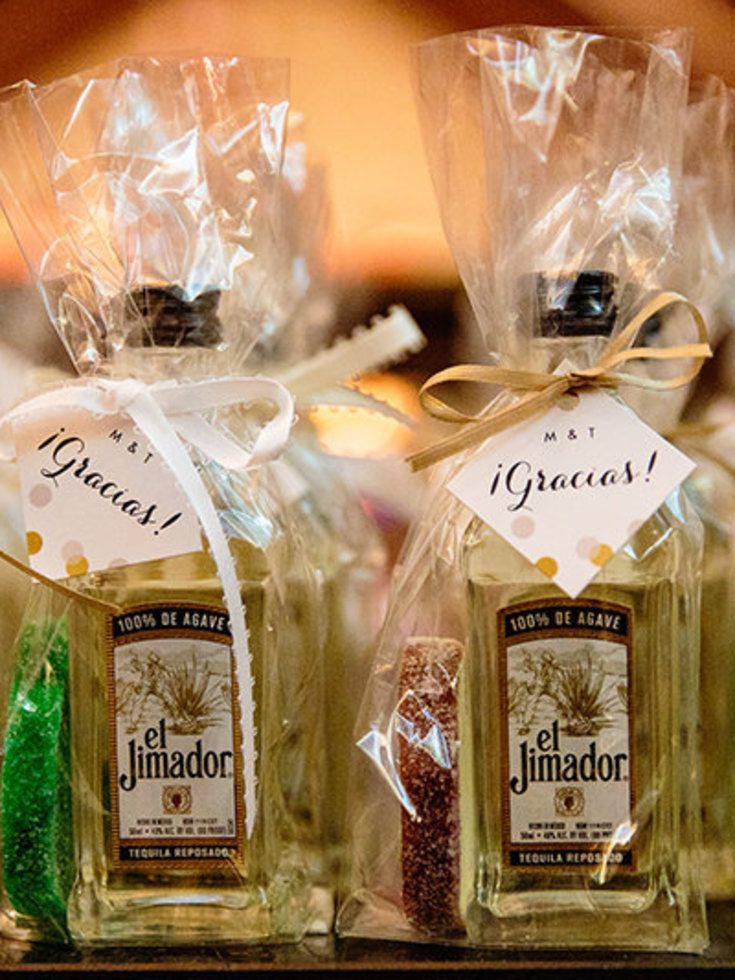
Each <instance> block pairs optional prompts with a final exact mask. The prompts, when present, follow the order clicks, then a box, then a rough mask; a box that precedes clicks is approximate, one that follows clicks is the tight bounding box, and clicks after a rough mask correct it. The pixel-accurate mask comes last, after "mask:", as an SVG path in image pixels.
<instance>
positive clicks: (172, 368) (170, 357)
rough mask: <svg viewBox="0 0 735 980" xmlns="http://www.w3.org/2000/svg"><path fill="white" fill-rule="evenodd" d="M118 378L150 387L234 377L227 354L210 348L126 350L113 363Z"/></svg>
mask: <svg viewBox="0 0 735 980" xmlns="http://www.w3.org/2000/svg"><path fill="white" fill-rule="evenodd" d="M109 366H110V374H111V375H112V377H114V378H136V379H137V380H138V381H145V382H146V383H148V384H150V383H152V382H154V381H163V380H167V379H174V380H176V381H187V380H188V381H196V380H199V379H201V378H208V377H221V376H223V375H226V374H228V373H231V369H230V368H229V367H228V364H227V363H226V358H224V357H223V352H222V351H218V350H211V349H209V348H206V347H156V346H150V347H125V348H123V349H122V350H120V351H117V353H116V354H115V355H114V356H113V357H112V358H111V359H110V361H109Z"/></svg>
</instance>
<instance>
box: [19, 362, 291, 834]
mask: <svg viewBox="0 0 735 980" xmlns="http://www.w3.org/2000/svg"><path fill="white" fill-rule="evenodd" d="M260 400H263V401H269V402H272V403H273V404H274V405H275V406H276V409H277V412H276V414H275V416H274V417H273V418H272V419H271V420H270V421H268V422H267V423H266V424H265V425H264V426H263V428H262V429H261V430H260V432H259V433H258V436H257V438H256V439H255V442H254V443H253V445H252V447H250V448H249V449H246V448H245V447H243V446H242V445H240V444H238V443H237V442H234V441H233V440H232V439H230V438H228V437H227V436H226V435H225V434H224V433H222V432H221V431H220V430H219V429H216V428H215V427H214V426H212V425H210V424H209V422H207V421H206V420H205V419H204V418H202V415H201V413H202V412H208V411H211V410H214V409H218V408H226V407H227V406H231V405H247V404H252V403H253V402H255V401H260ZM65 408H67V409H68V408H76V409H84V410H86V411H88V412H91V413H92V414H93V415H98V416H99V415H116V414H120V413H124V414H125V415H127V416H128V417H129V418H130V419H131V420H132V422H133V423H134V424H135V425H136V426H137V427H138V429H139V430H140V432H141V433H142V434H143V435H144V436H145V437H146V439H148V441H149V442H150V443H151V445H152V446H153V447H154V449H155V450H156V451H157V453H158V454H159V455H160V457H161V459H163V461H164V462H165V463H166V465H167V466H168V468H169V469H170V470H171V473H172V474H173V476H174V478H175V479H176V481H177V483H178V484H179V486H180V487H181V489H182V490H183V492H184V494H185V495H186V497H187V498H188V500H189V503H190V504H191V506H192V509H193V510H194V512H195V513H196V515H197V518H198V520H199V523H200V524H201V527H202V531H203V532H204V534H205V535H206V538H207V540H208V542H209V546H210V548H211V551H212V556H213V558H214V562H215V565H216V567H217V573H218V575H219V578H220V582H221V584H222V592H223V595H224V600H225V606H226V608H227V612H228V614H229V618H230V629H231V631H232V645H233V652H234V655H235V669H236V673H237V683H238V688H239V702H240V722H241V726H242V761H243V776H244V797H245V827H246V832H247V836H248V837H250V836H251V834H252V831H253V825H254V822H255V810H256V802H255V801H256V787H257V777H256V770H255V760H256V756H257V752H256V748H255V712H254V708H255V706H254V701H253V673H252V665H251V662H250V647H249V643H248V630H247V623H246V619H245V608H244V606H243V603H242V598H241V595H240V586H239V583H238V580H237V573H236V571H235V565H234V562H233V559H232V554H231V553H230V548H229V545H228V543H227V538H226V536H225V533H224V531H223V530H222V525H221V524H220V521H219V517H218V515H217V511H216V509H215V507H214V504H213V503H212V500H211V498H210V496H209V493H208V491H207V488H206V487H205V485H204V482H203V481H202V478H201V476H200V475H199V472H198V470H197V468H196V466H195V465H194V463H193V462H192V460H191V458H190V456H189V453H188V452H187V450H186V447H185V446H184V442H186V443H188V444H189V445H190V446H193V447H195V448H196V449H198V450H199V451H200V452H202V453H203V454H205V455H206V456H207V457H208V458H209V459H211V460H213V461H214V462H216V463H218V464H219V465H220V466H223V467H225V468H227V469H229V470H240V471H242V470H247V469H252V468H253V467H255V466H258V465H260V464H261V463H265V462H267V461H268V460H272V459H275V458H276V457H277V456H279V455H280V453H281V451H282V450H283V448H284V446H285V444H286V442H287V440H288V436H289V433H290V431H291V426H292V424H293V418H294V403H293V398H292V396H291V394H290V393H289V391H288V390H287V389H286V388H284V386H283V385H282V384H280V383H279V382H278V381H273V380H271V379H270V378H259V377H255V378H250V377H240V378H237V377H234V378H215V379H209V380H205V381H192V382H177V381H161V382H157V383H154V384H151V385H147V384H145V383H144V382H142V381H137V380H135V379H124V380H120V381H118V380H112V379H107V378H100V379H91V380H81V381H76V382H70V383H69V384H66V385H64V386H63V387H60V388H55V389H52V390H50V391H46V392H43V393H42V394H40V395H37V396H36V397H34V398H29V399H28V400H26V401H24V402H22V403H21V404H20V405H17V406H16V407H15V408H13V409H11V410H10V411H9V412H7V413H6V414H5V415H4V416H2V417H0V458H2V459H4V460H9V461H10V460H13V459H15V455H16V453H15V445H14V439H13V424H14V423H15V422H18V421H20V420H22V419H26V418H27V417H28V416H30V415H34V416H38V415H43V414H46V413H48V414H55V413H56V412H58V411H60V410H63V409H65Z"/></svg>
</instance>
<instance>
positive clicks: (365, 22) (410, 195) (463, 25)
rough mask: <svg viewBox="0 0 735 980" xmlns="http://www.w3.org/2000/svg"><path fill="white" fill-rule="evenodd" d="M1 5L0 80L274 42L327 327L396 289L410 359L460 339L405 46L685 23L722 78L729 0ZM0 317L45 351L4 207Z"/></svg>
mask: <svg viewBox="0 0 735 980" xmlns="http://www.w3.org/2000/svg"><path fill="white" fill-rule="evenodd" d="M0 17H1V18H2V24H3V31H2V34H1V35H0V84H2V85H10V84H12V83H14V82H16V81H18V80H20V79H23V78H30V79H31V80H33V81H36V82H45V81H48V80H50V79H52V78H54V77H59V76H62V75H66V74H69V73H72V72H74V71H77V70H78V69H81V68H85V67H90V66H92V65H95V64H98V63H100V62H103V61H107V60H109V59H111V58H115V57H118V56H120V55H124V54H169V55H170V54H173V53H178V54H184V53H186V54H192V53H218V54H227V53H245V54H268V55H280V56H288V57H289V58H290V59H291V64H292V97H293V98H292V101H293V105H294V107H296V108H297V109H299V110H300V111H302V112H303V113H304V114H305V116H306V118H307V120H308V139H309V142H310V144H311V145H312V147H313V149H314V151H316V154H317V155H318V156H319V158H320V159H321V160H323V161H324V163H325V165H326V167H327V170H328V174H329V183H330V187H331V196H332V204H333V213H332V219H331V226H332V229H331V235H330V239H331V240H330V248H329V253H328V261H329V268H330V272H331V275H332V276H333V277H334V280H335V281H336V284H337V296H338V302H339V312H338V317H337V322H338V327H342V328H344V329H346V330H349V329H350V328H351V327H352V326H354V325H355V324H357V323H360V322H364V321H365V320H366V319H367V318H368V317H369V316H370V315H371V314H373V313H375V312H379V311H381V310H384V309H385V308H386V306H387V305H388V304H389V303H390V302H395V301H402V302H404V303H405V304H406V305H407V306H408V308H409V309H410V310H411V312H412V313H413V315H414V316H415V317H416V319H417V320H418V322H419V323H420V325H421V327H422V329H423V330H424V332H425V333H426V334H427V336H428V338H429V340H430V343H429V345H428V346H427V348H426V349H425V351H424V353H423V354H422V355H421V357H420V359H419V360H418V361H417V362H416V363H415V364H414V369H415V370H418V371H419V372H420V373H427V372H428V371H430V370H433V369H435V368H436V367H438V366H440V365H446V364H447V363H450V362H451V361H452V360H454V359H456V357H457V355H458V353H460V352H459V351H457V349H456V347H457V343H458V335H457V331H455V330H454V329H453V324H454V318H455V314H456V309H457V302H458V299H457V292H458V283H457V278H456V274H455V270H454V266H453V263H452V260H451V257H450V255H449V252H448V249H447V247H446V244H445V241H444V236H443V234H442V230H441V226H440V222H439V217H438V212H437V208H436V205H435V202H434V196H433V191H432V188H431V184H430V180H429V176H428V172H427V168H426V164H425V161H424V157H423V150H422V146H421V141H420V136H419V129H418V124H417V119H416V112H415V108H414V105H413V97H412V91H411V79H410V73H409V59H408V49H409V46H410V45H411V44H413V43H415V42H417V41H421V40H423V39H425V38H428V37H432V36H436V35H439V34H444V33H449V32H452V31H458V30H465V29H470V28H473V27H484V26H491V25H493V24H503V23H519V22H531V23H539V24H566V25H569V24H574V25H588V24H589V25H594V24H606V25H612V24H616V25H617V24H621V25H634V24H642V25H646V26H659V25H671V26H674V25H676V26H678V25H689V26H691V27H692V28H693V29H694V31H695V46H694V71H695V73H696V74H699V75H702V74H705V73H707V72H713V73H715V74H718V75H721V76H722V77H723V78H725V80H726V81H728V82H729V84H731V85H734V84H735V6H734V5H733V3H732V0H668V2H667V3H666V4H643V3H641V2H640V0H566V2H560V0H484V2H483V0H339V2H338V3H335V2H334V0H331V2H330V0H38V2H37V3H34V4H31V3H28V2H27V0H0ZM0 325H1V327H2V340H4V341H5V342H7V343H9V344H11V345H12V346H13V347H17V348H20V349H21V350H22V352H23V353H24V354H26V355H28V356H30V357H31V358H32V360H34V361H36V362H37V363H39V362H43V361H47V360H48V358H49V357H50V356H52V354H53V353H56V354H57V355H58V353H59V352H58V351H57V349H56V341H55V337H54V334H53V332H52V330H51V329H50V327H48V326H47V325H46V323H45V322H44V315H43V313H42V311H41V308H40V304H39V303H38V302H37V301H36V299H35V296H34V295H33V293H32V291H31V290H29V289H28V282H27V273H26V270H25V266H24V263H23V260H22V258H21V256H20V253H19V251H18V249H17V246H16V244H15V242H14V240H13V237H12V234H11V233H10V231H9V229H8V228H7V226H6V225H5V223H4V220H3V221H2V225H1V226H0Z"/></svg>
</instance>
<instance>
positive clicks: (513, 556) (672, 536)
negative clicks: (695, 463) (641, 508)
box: [462, 487, 703, 587]
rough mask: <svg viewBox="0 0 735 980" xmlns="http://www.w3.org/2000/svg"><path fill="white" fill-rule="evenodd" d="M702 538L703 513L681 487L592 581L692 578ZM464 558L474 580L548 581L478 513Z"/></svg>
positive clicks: (466, 540) (468, 531)
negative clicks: (697, 510)
mask: <svg viewBox="0 0 735 980" xmlns="http://www.w3.org/2000/svg"><path fill="white" fill-rule="evenodd" d="M702 542H703V528H702V523H701V521H700V518H699V516H698V515H697V513H696V511H695V508H694V507H693V506H692V504H691V502H690V501H689V499H688V496H687V494H686V492H685V491H684V490H683V489H682V488H681V487H679V488H677V489H676V490H675V491H674V492H673V493H671V494H670V495H669V497H668V498H667V500H666V501H665V502H664V503H663V504H662V505H661V507H659V509H658V510H657V511H656V512H655V513H654V514H653V515H652V516H651V517H650V518H649V519H648V520H647V521H645V522H644V523H643V524H642V525H641V526H640V527H639V528H638V529H637V530H636V531H635V533H634V534H633V535H632V536H631V538H630V539H629V540H628V541H627V542H626V544H625V545H623V547H622V548H620V549H619V550H618V551H617V553H616V554H614V555H613V557H612V558H611V559H610V560H609V561H608V562H607V563H606V564H605V565H604V567H603V568H602V570H601V571H600V572H599V573H598V574H597V575H596V577H595V579H594V581H595V582H596V583H597V584H603V583H606V582H608V583H613V582H622V581H629V580H636V581H640V580H645V579H651V578H656V579H659V578H665V579H673V578H677V577H680V576H681V577H685V578H688V577H689V576H691V575H692V574H696V572H697V571H698V569H699V566H700V563H701V554H702ZM462 560H463V564H464V568H465V574H466V576H467V577H468V578H469V579H470V580H487V581H497V582H506V581H519V582H524V583H528V584H539V585H540V584H545V585H547V586H549V585H550V583H549V580H548V578H547V577H546V575H544V573H543V572H541V571H540V570H539V569H538V568H536V566H535V565H533V563H532V562H530V561H529V560H528V559H527V558H525V557H524V556H523V555H522V554H521V553H520V552H519V551H517V550H516V549H515V548H514V547H513V546H512V545H511V544H510V543H509V542H508V541H507V540H506V539H505V538H503V537H502V536H501V535H499V534H498V533H497V532H496V531H494V530H493V529H492V528H491V527H490V526H489V525H488V524H486V523H485V522H484V521H482V520H481V519H480V518H478V517H476V518H474V519H473V520H472V521H471V522H470V524H469V525H468V527H467V529H466V531H465V534H464V539H463V543H462ZM552 587H553V586H552Z"/></svg>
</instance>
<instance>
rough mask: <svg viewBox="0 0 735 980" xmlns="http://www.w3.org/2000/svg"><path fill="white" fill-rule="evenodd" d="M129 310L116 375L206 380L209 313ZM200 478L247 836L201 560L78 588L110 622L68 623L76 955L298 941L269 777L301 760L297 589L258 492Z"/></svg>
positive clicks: (300, 902) (211, 591) (210, 592)
mask: <svg viewBox="0 0 735 980" xmlns="http://www.w3.org/2000/svg"><path fill="white" fill-rule="evenodd" d="M136 305H137V307H138V313H139V314H140V315H141V317H142V321H143V324H142V325H143V327H144V329H142V330H141V331H140V341H139V344H140V346H139V347H138V348H135V347H134V346H132V345H130V346H129V347H128V348H127V349H126V351H124V352H123V354H122V356H121V359H120V360H119V361H118V366H120V365H121V366H122V369H123V370H124V371H125V372H126V373H135V374H137V375H140V374H143V375H144V376H148V377H150V376H151V375H152V376H156V377H166V376H168V375H170V374H172V373H178V374H181V375H186V376H188V377H196V376H202V375H205V376H206V375H207V374H210V373H212V367H213V362H215V361H216V358H217V350H216V348H217V344H218V341H219V336H220V333H219V324H218V320H217V315H216V306H217V303H216V296H214V295H213V294H212V293H207V294H203V296H201V297H199V298H197V299H196V300H194V301H191V302H186V301H184V300H183V299H182V298H181V297H180V296H178V295H177V294H176V293H175V292H174V291H172V290H154V289H147V290H142V291H141V292H140V293H139V294H137V296H136ZM225 421H226V420H225ZM237 426H238V428H240V429H241V427H242V420H241V419H238V420H237ZM200 472H201V473H202V476H203V478H204V480H205V482H206V483H207V485H208V488H209V490H210V493H211V494H212V498H213V500H214V502H215V505H216V507H217V509H218V512H219V515H220V519H221V521H222V524H223V526H224V528H225V530H226V532H227V533H228V537H229V543H230V549H231V552H232V556H233V560H234V562H235V566H236V570H237V574H238V577H239V581H240V586H241V595H242V599H243V604H244V606H245V609H246V616H247V627H248V631H249V643H250V654H251V659H252V667H253V675H254V696H255V702H256V717H255V725H256V732H257V742H256V746H257V753H258V755H257V772H258V805H257V814H256V820H255V827H254V831H253V834H252V836H251V838H250V839H247V838H246V836H245V825H244V814H243V812H242V811H243V805H242V800H243V785H242V772H241V765H240V740H241V729H240V718H239V712H238V698H237V681H236V672H235V665H234V663H233V655H232V651H231V645H230V634H229V627H228V625H227V617H226V614H225V609H224V605H223V600H222V591H221V586H220V583H219V579H218V577H217V573H216V568H215V564H214V561H213V559H212V557H211V555H210V554H209V551H208V549H207V548H206V547H203V548H202V550H201V551H199V552H196V553H192V554H186V555H180V556H176V557H172V558H167V559H165V560H160V561H153V562H145V563H141V564H137V565H126V566H123V567H120V568H114V569H110V570H106V571H104V572H97V573H93V574H89V575H86V576H85V577H84V578H81V579H79V580H77V582H76V584H77V587H79V588H81V589H83V590H85V591H87V592H89V593H91V594H93V595H96V596H98V597H100V598H103V599H106V600H108V601H110V602H113V603H115V604H116V605H118V606H119V607H120V608H121V612H120V613H119V614H117V615H114V616H109V615H103V614H100V613H97V612H95V611H91V610H90V609H89V608H84V607H82V606H81V605H78V608H77V609H75V611H74V614H73V617H72V622H71V626H70V651H71V656H70V660H71V725H72V753H73V759H74V767H73V771H74V784H73V796H74V834H75V853H76V880H75V884H74V887H73V891H72V896H71V900H70V907H69V928H70V931H71V933H72V935H73V936H74V938H75V939H76V940H77V941H79V942H82V943H114V944H120V943H146V944H148V943H163V944H167V943H171V944H181V943H202V942H216V943H222V942H238V943H239V942H248V941H262V940H265V939H274V938H276V939H277V938H282V939H296V938H298V937H299V936H300V935H301V934H302V933H303V931H304V929H305V928H306V925H307V917H308V908H307V906H308V896H307V894H306V889H305V877H304V874H303V866H302V860H301V854H300V848H299V844H298V839H297V835H295V834H294V833H293V832H292V824H293V821H294V819H295V818H294V815H293V814H292V813H291V812H290V810H289V801H288V799H287V795H286V790H285V787H286V785H287V777H288V773H287V772H285V771H284V769H285V768H288V767H287V766H286V764H285V760H288V759H293V756H294V753H295V752H296V754H298V752H299V751H301V750H303V749H304V737H303V731H302V732H301V733H298V732H297V733H296V734H294V733H295V731H296V729H297V722H296V721H295V719H298V713H299V710H300V708H301V707H302V706H303V705H304V704H305V703H307V702H308V701H309V699H310V697H311V696H312V694H313V692H311V691H310V689H309V684H310V682H311V673H310V671H309V670H308V668H307V666H306V664H305V661H304V659H302V658H308V657H313V656H314V651H315V647H316V645H315V643H314V642H313V637H314V635H315V629H316V627H315V617H316V615H317V608H316V606H317V603H316V601H315V597H314V594H313V592H312V587H313V581H312V580H311V579H310V577H309V575H308V573H307V571H306V569H305V566H304V564H303V561H301V560H300V556H299V555H298V554H297V553H295V551H294V542H293V541H291V540H290V539H289V536H288V535H286V534H284V533H283V529H282V528H281V527H280V526H279V521H278V515H277V514H276V513H274V512H273V511H272V510H271V509H270V508H269V506H268V503H267V500H264V495H263V493H262V491H261V488H260V486H259V485H258V478H257V476H253V477H247V478H242V477H236V476H234V475H232V474H229V473H226V472H223V471H221V470H219V469H218V468H217V467H216V466H215V465H214V464H212V463H207V462H201V463H200ZM314 696H316V695H314ZM287 698H288V701H287V700H286V699H287ZM294 739H295V741H296V746H297V747H296V749H295V748H294Z"/></svg>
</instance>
